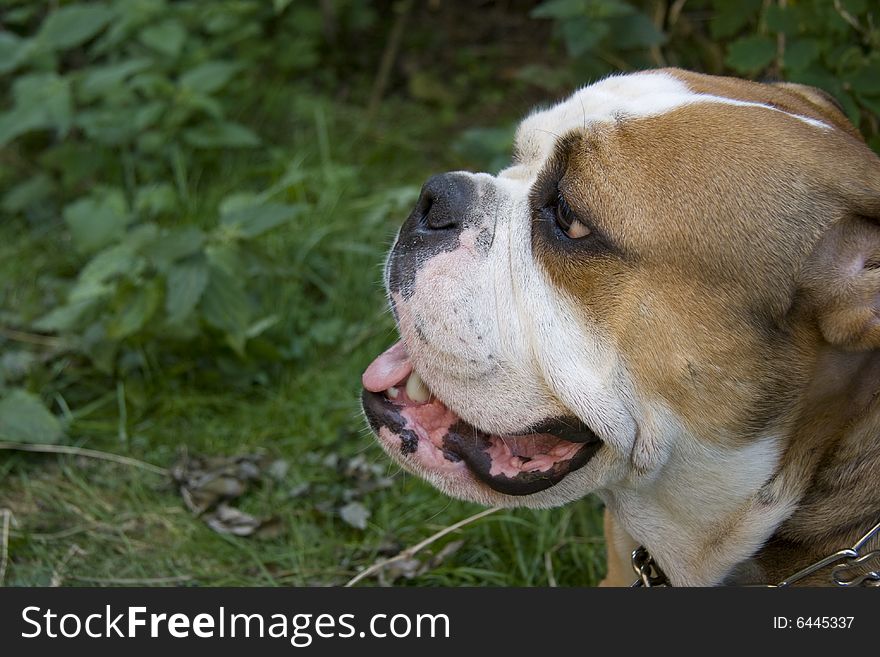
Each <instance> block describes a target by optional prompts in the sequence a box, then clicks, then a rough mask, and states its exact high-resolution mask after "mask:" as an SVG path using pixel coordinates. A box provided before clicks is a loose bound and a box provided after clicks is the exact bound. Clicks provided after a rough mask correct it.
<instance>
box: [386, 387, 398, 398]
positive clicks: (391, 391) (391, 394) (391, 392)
mask: <svg viewBox="0 0 880 657" xmlns="http://www.w3.org/2000/svg"><path fill="white" fill-rule="evenodd" d="M385 394H386V395H388V398H389V399H397V398H398V397H399V396H400V390H399V389H398V388H395V387H394V386H391V387H390V388H388V390H386V391H385Z"/></svg>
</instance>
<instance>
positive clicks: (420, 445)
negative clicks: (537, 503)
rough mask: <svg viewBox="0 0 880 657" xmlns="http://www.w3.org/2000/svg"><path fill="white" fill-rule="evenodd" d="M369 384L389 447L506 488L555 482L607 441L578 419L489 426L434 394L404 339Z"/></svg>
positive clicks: (368, 406)
mask: <svg viewBox="0 0 880 657" xmlns="http://www.w3.org/2000/svg"><path fill="white" fill-rule="evenodd" d="M363 385H364V392H363V396H362V403H363V408H364V413H365V414H366V416H367V420H368V421H369V423H370V426H371V427H372V429H373V431H374V432H376V434H377V435H378V436H379V437H380V439H381V440H382V442H383V445H384V446H385V447H386V448H387V449H393V448H395V447H396V448H397V449H399V451H400V454H401V456H402V457H404V462H406V459H407V458H410V459H413V460H417V461H418V464H419V465H421V467H422V468H425V469H428V470H437V471H448V470H449V469H450V467H453V466H456V465H458V466H460V465H462V464H463V465H464V466H465V467H466V468H467V469H468V470H469V471H470V472H471V473H472V474H473V475H474V476H475V477H476V478H477V479H478V480H479V481H482V482H483V483H485V484H486V485H487V486H489V487H490V488H492V489H493V490H495V491H498V492H499V493H505V494H507V495H530V494H532V493H537V492H539V491H542V490H545V489H547V488H550V487H551V486H555V485H556V484H558V483H559V482H560V481H562V480H563V479H564V478H565V476H566V475H568V474H569V473H571V472H573V471H574V470H577V469H578V468H581V467H583V466H584V465H586V464H587V462H589V461H590V459H591V458H592V457H593V455H594V454H595V453H596V451H597V450H598V449H599V447H601V445H602V441H601V440H600V439H599V437H598V436H596V434H595V433H594V432H593V431H592V430H590V429H589V427H587V426H586V425H584V424H583V423H582V422H580V420H578V419H576V418H571V417H562V418H553V419H550V420H547V421H544V422H541V424H540V425H538V426H532V427H528V428H526V429H525V430H524V431H523V432H521V433H516V434H504V435H499V434H492V433H487V432H484V431H481V430H480V429H478V428H477V427H475V426H474V425H472V424H468V423H467V422H465V421H464V420H462V419H461V418H460V417H458V415H456V414H455V413H454V412H453V411H452V410H450V409H449V408H448V407H447V406H446V405H445V404H444V403H443V401H442V400H440V399H439V398H437V397H436V396H435V395H433V394H432V393H431V392H430V390H429V389H428V387H427V386H426V385H425V383H424V381H423V380H422V378H421V377H420V376H419V375H418V373H416V372H415V371H413V366H412V362H411V361H410V358H409V354H408V353H407V351H406V348H405V346H404V345H403V343H402V342H397V343H396V344H394V345H393V346H392V347H391V348H389V349H388V350H387V351H385V352H384V353H382V354H381V355H380V356H378V357H377V358H376V359H375V360H374V361H373V362H372V363H371V364H370V365H369V367H367V369H366V371H365V372H364V375H363ZM394 441H399V444H398V445H396V446H395V445H394V444H393V443H394Z"/></svg>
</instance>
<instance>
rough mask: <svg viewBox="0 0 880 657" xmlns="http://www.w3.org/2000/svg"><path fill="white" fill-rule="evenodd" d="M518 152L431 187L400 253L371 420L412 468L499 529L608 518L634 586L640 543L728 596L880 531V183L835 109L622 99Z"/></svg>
mask: <svg viewBox="0 0 880 657" xmlns="http://www.w3.org/2000/svg"><path fill="white" fill-rule="evenodd" d="M514 151H515V152H514V158H513V162H512V164H511V166H509V167H508V168H506V169H504V170H503V171H501V172H500V173H499V174H497V175H494V176H493V175H489V174H485V173H477V174H474V173H468V172H453V173H447V174H442V175H438V176H434V177H432V178H431V179H429V180H428V181H427V182H426V183H425V185H424V187H423V189H422V193H421V195H420V198H419V200H418V202H417V204H416V206H415V208H414V209H413V211H412V213H411V214H410V216H409V217H408V218H407V219H406V221H405V222H404V223H403V225H402V226H401V228H400V231H399V233H398V236H397V239H396V241H395V244H394V246H393V248H392V250H391V252H390V253H389V256H388V260H387V262H386V267H385V284H386V288H387V293H388V296H389V299H390V304H391V308H392V310H393V312H394V315H395V318H396V320H397V324H398V328H399V331H400V338H401V339H400V341H399V342H397V343H396V344H394V345H393V346H391V347H390V348H389V349H388V350H387V351H386V352H385V353H383V354H381V355H380V356H379V357H378V358H376V360H375V361H373V363H372V364H370V365H369V367H368V368H367V370H366V371H365V373H364V376H363V384H364V393H363V406H364V410H365V413H366V416H367V419H368V420H369V422H370V425H371V426H372V428H373V430H374V431H375V433H376V435H377V437H378V440H379V442H380V443H381V445H382V446H383V447H384V448H385V450H386V451H387V452H388V453H389V454H390V455H391V456H392V458H394V459H395V460H396V461H398V462H399V463H400V464H401V465H402V466H403V467H405V468H407V469H408V470H410V471H412V472H414V473H416V474H418V475H420V476H422V477H424V478H425V479H427V480H428V481H430V482H431V483H433V484H434V485H435V486H437V487H438V488H439V489H441V490H443V491H444V492H446V493H448V494H449V495H452V496H455V497H459V498H463V499H468V500H473V501H477V502H481V503H484V504H492V505H507V506H514V505H525V506H534V507H547V506H554V505H559V504H563V503H567V502H571V501H574V500H576V499H579V498H581V497H583V496H584V495H586V494H588V493H596V494H598V495H599V496H600V497H601V498H602V499H603V500H604V502H605V504H606V508H607V516H606V522H607V525H606V533H607V538H608V540H609V565H610V572H609V579H610V581H611V582H612V583H623V581H624V580H625V579H626V576H625V575H624V574H620V577H621V579H620V582H617V581H616V573H615V572H614V571H615V570H616V562H617V561H618V560H619V559H618V557H620V558H622V557H623V555H625V554H627V553H628V551H629V550H631V549H632V547H633V546H634V545H636V544H639V543H641V544H644V545H645V546H647V547H648V548H649V549H650V551H651V553H652V554H653V555H654V557H655V558H656V559H657V560H658V562H659V563H661V564H662V565H663V568H664V570H665V571H666V573H667V574H668V576H669V578H670V580H671V581H672V582H673V583H674V584H698V585H709V584H717V583H721V582H724V581H727V582H733V581H746V580H750V579H755V580H760V579H763V578H766V577H771V576H772V575H773V574H775V568H776V566H775V565H774V564H775V563H776V562H777V561H779V560H781V557H779V555H778V554H775V553H774V552H773V549H775V548H773V549H771V548H770V547H762V546H765V545H766V546H770V545H771V544H772V545H778V544H781V543H782V542H787V544H788V543H791V544H796V545H798V546H799V547H798V554H799V555H801V556H802V557H803V558H805V559H806V558H808V556H809V555H810V554H812V553H817V554H818V553H821V552H822V550H824V549H825V548H826V547H828V546H829V545H831V544H832V543H834V545H835V548H834V549H836V547H839V546H838V545H837V543H836V542H835V541H844V544H846V543H845V541H846V540H847V539H849V538H851V537H853V536H854V535H855V534H856V533H857V530H858V529H860V528H863V526H865V525H868V524H869V523H870V520H872V519H873V516H874V515H876V514H877V513H880V486H878V484H877V483H876V477H869V474H870V468H876V467H880V446H878V440H877V438H876V436H877V435H880V431H878V430H880V411H878V410H877V408H876V405H877V394H876V393H877V389H878V381H880V355H878V345H880V265H878V263H880V221H878V217H880V161H878V158H877V157H876V155H874V154H873V153H872V152H871V151H870V150H869V149H868V148H867V147H866V146H865V144H864V143H863V141H862V140H861V138H860V137H859V135H858V133H857V131H856V130H855V129H854V128H853V126H851V125H850V124H849V123H848V122H847V120H846V118H845V117H844V115H843V114H842V113H841V112H840V110H839V109H838V107H837V105H836V103H835V102H834V101H833V99H830V98H829V97H828V96H827V95H825V94H824V93H823V92H820V91H817V90H815V89H812V88H810V87H804V86H800V85H792V84H776V85H766V84H757V83H751V82H745V81H740V80H734V79H728V78H716V77H711V76H704V75H698V74H693V73H687V72H683V71H678V70H662V71H652V72H644V73H636V74H631V75H625V76H616V77H611V78H608V79H605V80H603V81H600V82H598V83H596V84H593V85H591V86H588V87H585V88H583V89H581V90H580V91H578V92H576V93H575V94H574V95H573V96H571V97H570V98H569V99H567V100H565V101H563V102H561V103H559V104H557V105H554V106H551V107H549V108H548V109H544V110H541V111H537V112H535V113H533V114H531V115H530V116H528V117H527V118H526V119H525V120H524V121H523V122H522V123H521V124H520V126H519V129H518V131H517V135H516V139H515V146H514ZM832 163H833V166H832ZM874 471H875V472H876V470H874ZM856 490H857V491H858V492H857V497H858V500H859V504H855V503H852V502H842V501H841V500H843V499H847V500H852V499H853V495H854V494H855V493H853V491H856ZM820 491H821V492H820ZM835 505H836V506H835ZM841 505H843V506H842V507H841ZM832 508H838V509H839V508H845V511H844V512H843V513H842V514H840V513H838V515H841V517H840V518H839V524H837V525H835V524H834V523H829V522H828V521H827V516H828V514H829V509H832ZM823 518H824V520H823ZM771 538H773V539H774V540H772V541H770V540H769V539H771ZM776 539H778V540H776ZM768 541H769V542H768ZM774 555H775V556H774ZM777 557H779V558H777ZM788 563H790V560H788Z"/></svg>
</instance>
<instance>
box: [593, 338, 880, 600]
mask: <svg viewBox="0 0 880 657" xmlns="http://www.w3.org/2000/svg"><path fill="white" fill-rule="evenodd" d="M808 380H809V384H808V385H807V386H806V387H805V392H804V394H803V395H801V396H800V397H799V402H798V404H797V405H796V406H795V407H794V408H793V409H791V411H790V412H789V413H787V414H785V415H786V417H785V419H784V421H782V422H781V423H780V424H779V425H778V426H777V428H776V429H775V430H774V431H771V432H768V433H767V434H766V435H765V436H764V437H763V438H759V439H756V440H753V441H751V442H749V443H748V444H747V445H745V446H743V447H740V448H738V449H729V448H728V449H719V448H717V447H716V448H712V447H707V446H706V445H705V443H704V442H703V441H697V440H694V439H693V437H687V438H685V439H683V440H682V441H680V443H681V445H683V447H681V448H679V449H681V450H682V453H681V454H673V455H672V456H671V458H670V459H669V461H668V463H667V464H666V465H665V466H664V472H663V473H662V476H659V477H657V478H656V479H655V480H654V481H653V482H650V483H648V484H647V485H645V484H642V485H639V486H632V487H620V488H615V489H614V490H611V491H604V492H603V493H602V497H603V498H604V499H605V502H606V504H607V505H608V507H609V509H610V510H611V512H612V513H613V514H614V516H615V517H616V518H617V519H618V520H619V521H620V523H621V524H622V526H623V527H624V528H625V529H626V531H627V532H628V533H629V534H630V535H631V536H632V537H633V538H634V539H635V540H636V541H637V542H640V543H642V544H644V545H645V546H646V547H647V548H648V549H649V551H650V552H651V554H652V555H653V556H654V558H655V559H656V561H657V562H658V563H659V564H660V565H661V566H662V568H663V569H664V571H665V572H666V575H667V576H668V577H669V579H670V581H671V583H672V584H673V585H676V586H683V585H691V586H711V585H716V584H720V583H732V584H753V583H754V584H758V583H760V584H767V583H775V582H778V581H781V580H782V579H784V578H786V577H788V576H789V575H792V574H793V573H794V572H796V571H797V570H799V569H800V567H802V566H805V565H807V564H809V563H812V562H813V561H816V560H818V559H819V558H822V557H824V556H827V555H828V554H831V553H832V552H835V551H837V550H839V549H841V548H843V547H848V546H850V545H852V544H853V543H854V542H855V541H856V539H858V538H859V537H860V536H862V535H864V533H865V532H866V531H867V530H868V529H869V528H870V527H871V526H873V525H874V524H875V523H876V522H877V521H878V520H880V485H878V482H877V474H876V473H877V472H880V399H878V394H880V390H878V388H880V352H877V351H873V352H861V353H855V352H838V351H830V350H829V351H824V352H822V353H821V354H819V356H818V357H817V359H816V361H815V368H814V371H813V372H812V374H811V375H810V376H809V377H808ZM820 575H824V576H825V577H826V578H827V575H828V574H827V572H826V573H822V574H820Z"/></svg>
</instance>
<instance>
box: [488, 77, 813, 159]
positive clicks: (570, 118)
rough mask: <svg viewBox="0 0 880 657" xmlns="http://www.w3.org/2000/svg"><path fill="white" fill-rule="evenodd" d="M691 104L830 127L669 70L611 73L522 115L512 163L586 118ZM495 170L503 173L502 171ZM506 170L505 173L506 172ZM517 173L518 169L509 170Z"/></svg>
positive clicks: (542, 150) (533, 155) (602, 119)
mask: <svg viewBox="0 0 880 657" xmlns="http://www.w3.org/2000/svg"><path fill="white" fill-rule="evenodd" d="M696 103H719V104H723V105H733V106H737V107H748V108H760V109H765V110H771V111H773V112H780V113H782V114H785V115H787V116H791V117H793V118H795V119H797V120H799V121H803V122H804V123H807V124H809V125H811V126H814V127H818V128H823V129H829V126H828V125H827V124H825V123H823V122H822V121H817V120H816V119H812V118H809V117H806V116H801V115H800V114H792V113H790V112H785V111H784V110H781V109H779V108H778V107H773V106H772V105H765V104H763V103H753V102H747V101H742V100H735V99H732V98H725V97H723V96H715V95H711V94H698V93H695V92H693V91H691V90H690V88H688V86H687V84H685V83H684V82H682V81H681V80H679V79H678V78H675V77H674V76H672V75H669V74H668V73H662V72H647V73H634V74H631V75H619V76H612V77H609V78H606V79H604V80H601V81H599V82H596V83H595V84H592V85H590V86H588V87H584V88H583V89H581V90H580V91H577V92H576V93H574V94H573V95H572V96H571V97H569V98H568V99H566V100H564V101H562V102H560V103H558V104H557V105H554V106H553V107H550V108H549V109H546V110H542V111H539V112H535V113H534V114H532V115H531V116H529V117H527V118H526V119H525V120H524V121H523V122H522V123H521V124H520V126H519V128H518V129H517V133H516V140H515V152H516V155H517V158H516V159H517V164H519V165H524V166H526V167H527V168H533V167H534V165H536V164H541V163H543V161H544V160H545V159H546V158H547V157H549V155H550V153H551V152H552V150H553V146H554V145H555V143H556V141H557V139H558V138H560V137H562V136H563V135H565V134H566V133H568V132H571V131H572V130H576V129H578V128H581V129H588V128H589V125H590V124H591V123H610V122H616V121H618V120H625V119H627V118H639V117H649V116H657V115H660V114H665V113H666V112H670V111H672V110H674V109H677V108H679V107H684V106H686V105H692V104H696ZM499 175H504V172H502V173H501V174H499ZM508 175H510V174H508ZM513 175H517V172H513Z"/></svg>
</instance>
